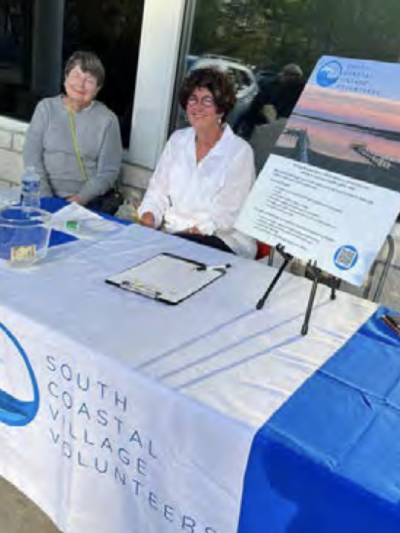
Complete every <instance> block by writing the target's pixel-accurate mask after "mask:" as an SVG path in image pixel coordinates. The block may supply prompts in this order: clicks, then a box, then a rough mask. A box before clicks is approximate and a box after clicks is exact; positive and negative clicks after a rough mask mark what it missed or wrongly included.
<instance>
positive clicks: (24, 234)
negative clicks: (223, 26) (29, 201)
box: [0, 205, 51, 267]
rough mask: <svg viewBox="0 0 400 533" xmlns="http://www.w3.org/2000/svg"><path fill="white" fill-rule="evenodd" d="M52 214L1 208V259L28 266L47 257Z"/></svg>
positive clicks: (32, 208)
mask: <svg viewBox="0 0 400 533" xmlns="http://www.w3.org/2000/svg"><path fill="white" fill-rule="evenodd" d="M50 223H51V215H50V213H48V212H47V211H43V210H42V209H36V208H34V207H26V206H20V205H17V206H7V207H3V208H1V209H0V261H1V262H3V263H6V264H8V265H11V266H17V267H27V266H30V265H33V264H34V263H36V262H37V261H39V260H40V259H43V258H44V257H46V254H47V249H48V247H49V238H50V230H51V224H50Z"/></svg>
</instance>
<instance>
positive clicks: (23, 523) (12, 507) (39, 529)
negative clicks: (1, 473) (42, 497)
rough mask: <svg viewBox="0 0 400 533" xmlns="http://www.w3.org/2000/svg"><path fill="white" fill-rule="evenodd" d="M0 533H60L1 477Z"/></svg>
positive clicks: (38, 510) (36, 508)
mask: <svg viewBox="0 0 400 533" xmlns="http://www.w3.org/2000/svg"><path fill="white" fill-rule="evenodd" d="M0 533H60V531H59V530H58V529H57V528H56V527H55V526H54V524H53V523H52V522H51V520H50V519H49V518H48V517H47V516H46V515H45V514H44V513H43V512H42V511H41V510H40V509H39V508H38V507H37V506H36V505H35V504H34V503H32V502H31V501H30V500H28V498H26V497H25V496H24V495H23V494H22V493H21V492H20V491H19V490H17V489H16V488H15V487H14V486H13V485H11V484H10V483H8V482H7V481H5V480H4V479H3V478H1V477H0Z"/></svg>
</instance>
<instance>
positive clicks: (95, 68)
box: [64, 51, 106, 87]
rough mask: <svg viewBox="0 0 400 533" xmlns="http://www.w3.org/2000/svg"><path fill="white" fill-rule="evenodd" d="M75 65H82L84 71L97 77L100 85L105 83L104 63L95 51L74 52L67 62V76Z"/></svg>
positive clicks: (65, 72)
mask: <svg viewBox="0 0 400 533" xmlns="http://www.w3.org/2000/svg"><path fill="white" fill-rule="evenodd" d="M75 67H80V68H81V70H82V71H83V72H88V73H89V74H91V75H92V76H93V77H94V78H96V81H97V85H98V86H99V87H102V86H103V85H104V79H105V76H106V74H105V71H104V67H103V63H102V62H101V61H100V59H99V57H98V56H97V55H96V54H94V53H93V52H80V51H78V52H74V53H73V54H72V56H71V57H70V58H69V59H68V61H67V62H66V64H65V68H64V76H65V77H66V78H67V77H68V75H69V73H70V72H71V70H72V69H74V68H75Z"/></svg>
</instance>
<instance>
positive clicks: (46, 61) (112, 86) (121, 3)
mask: <svg viewBox="0 0 400 533" xmlns="http://www.w3.org/2000/svg"><path fill="white" fill-rule="evenodd" d="M144 1H145V0H129V1H128V0H84V1H83V0H0V114H2V115H6V116H10V117H13V118H17V119H21V120H27V121H29V120H30V117H31V115H32V112H33V109H34V107H35V105H36V103H37V102H38V101H39V100H40V99H41V98H43V97H46V96H53V95H55V94H57V93H58V92H60V91H61V90H62V82H63V80H62V71H63V65H64V63H65V61H66V59H67V58H68V57H69V56H70V55H71V54H72V53H73V52H74V51H75V50H78V49H83V50H93V51H94V52H96V53H97V54H98V55H99V56H100V58H101V60H102V61H103V63H104V66H105V69H106V83H105V86H104V88H103V89H102V91H101V92H100V93H99V100H101V101H103V102H104V103H105V104H106V105H108V106H109V107H110V108H111V109H112V110H113V111H114V112H115V113H116V114H117V116H118V118H119V121H120V125H121V131H122V136H123V141H124V145H125V146H127V145H128V143H129V135H130V127H131V116H132V105H133V97H134V89H135V80H136V71H137V62H138V53H139V43H140V33H141V25H142V14H143V6H144Z"/></svg>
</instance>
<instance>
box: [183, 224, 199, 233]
mask: <svg viewBox="0 0 400 533" xmlns="http://www.w3.org/2000/svg"><path fill="white" fill-rule="evenodd" d="M182 233H196V235H201V231H200V230H199V228H198V227H197V226H192V227H191V228H187V229H185V230H183V232H182Z"/></svg>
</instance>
